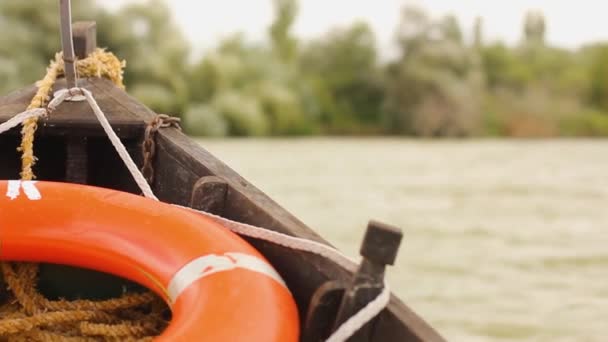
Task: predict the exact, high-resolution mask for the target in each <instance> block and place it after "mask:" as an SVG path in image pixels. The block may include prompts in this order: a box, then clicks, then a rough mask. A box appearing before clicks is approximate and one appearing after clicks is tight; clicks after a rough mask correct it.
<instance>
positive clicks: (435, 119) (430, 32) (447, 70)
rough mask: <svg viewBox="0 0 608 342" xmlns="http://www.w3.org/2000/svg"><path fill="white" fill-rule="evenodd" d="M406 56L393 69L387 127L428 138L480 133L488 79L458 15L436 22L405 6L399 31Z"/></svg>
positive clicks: (390, 78) (403, 55) (402, 54)
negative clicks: (465, 40)
mask: <svg viewBox="0 0 608 342" xmlns="http://www.w3.org/2000/svg"><path fill="white" fill-rule="evenodd" d="M397 39H398V42H399V45H400V48H401V57H400V59H399V60H398V61H396V62H394V63H393V64H392V65H391V66H390V67H389V75H388V77H389V81H388V93H387V117H386V124H387V129H388V130H390V131H392V132H395V133H410V134H416V135H424V136H446V135H448V136H463V135H471V134H474V133H476V131H477V129H478V124H479V122H480V118H481V105H480V101H479V98H480V96H479V95H480V93H481V91H482V89H483V79H482V77H480V76H481V73H480V72H481V70H480V66H479V63H478V59H479V58H478V56H477V53H476V51H475V50H474V49H471V48H470V47H468V46H466V45H465V44H464V43H463V41H462V34H461V31H460V28H459V27H458V23H457V22H456V19H455V18H454V17H451V16H447V17H444V18H441V19H440V20H438V21H433V20H432V19H431V18H430V17H428V16H426V15H425V14H424V12H422V11H421V10H419V9H417V8H406V9H405V10H404V11H403V13H402V18H401V23H400V26H399V30H398V38H397Z"/></svg>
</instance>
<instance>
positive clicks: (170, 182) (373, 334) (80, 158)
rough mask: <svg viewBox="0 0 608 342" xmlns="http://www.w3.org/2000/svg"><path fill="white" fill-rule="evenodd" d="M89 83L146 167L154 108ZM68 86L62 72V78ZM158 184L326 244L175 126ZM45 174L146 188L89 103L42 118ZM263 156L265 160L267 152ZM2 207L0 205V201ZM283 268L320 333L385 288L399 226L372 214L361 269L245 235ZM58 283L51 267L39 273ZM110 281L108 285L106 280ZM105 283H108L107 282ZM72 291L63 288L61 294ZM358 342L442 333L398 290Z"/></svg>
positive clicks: (176, 198)
mask: <svg viewBox="0 0 608 342" xmlns="http://www.w3.org/2000/svg"><path fill="white" fill-rule="evenodd" d="M73 38H74V44H75V46H76V54H77V55H78V56H79V57H80V58H84V57H85V56H86V55H87V54H88V53H89V52H90V51H92V49H93V48H94V47H95V45H96V38H95V24H94V23H77V24H76V25H75V29H74V37H73ZM78 86H80V87H83V88H86V89H89V90H91V91H92V92H93V93H94V95H95V98H96V100H97V101H98V103H99V105H100V107H101V109H102V110H103V111H104V112H105V114H106V116H107V118H108V119H109V121H110V123H111V124H112V126H113V128H114V130H115V131H116V132H117V134H118V136H119V137H120V139H121V140H122V142H123V143H124V145H125V146H126V148H127V150H128V151H129V153H130V154H131V156H132V157H133V158H134V160H135V161H136V163H137V164H138V165H139V166H142V163H143V155H142V145H143V144H144V137H145V131H146V127H147V126H148V125H149V123H150V122H151V121H152V120H153V119H154V118H155V117H156V116H157V114H156V113H154V112H153V111H152V110H150V109H148V108H147V107H146V106H145V105H143V104H141V103H139V102H138V101H136V100H135V99H133V98H132V97H130V96H129V95H128V94H127V93H126V92H124V91H123V90H121V89H119V88H118V87H116V86H115V85H114V84H113V83H111V82H110V81H108V80H105V79H101V78H89V79H81V80H79V83H78ZM65 87H66V81H65V79H60V80H58V82H57V83H56V84H55V88H56V89H62V88H65ZM35 91H36V87H35V86H34V85H31V86H28V87H25V88H23V89H20V90H17V91H15V92H13V93H11V94H9V95H7V96H4V97H0V123H2V122H5V121H6V120H8V119H9V118H11V117H12V116H13V115H15V114H17V113H19V112H22V111H23V110H25V108H26V107H27V105H28V103H29V102H30V100H31V99H32V97H33V95H34V93H35ZM20 139H21V136H20V134H19V130H18V129H13V130H11V131H9V132H7V133H6V134H2V135H0V179H14V178H16V177H18V174H19V171H20V167H21V161H20V155H19V153H18V152H17V151H16V147H17V146H18V145H19V142H20ZM154 143H155V147H156V148H155V154H154V156H153V160H152V162H153V163H152V167H153V169H154V180H153V183H152V188H153V190H154V192H155V194H156V195H157V196H158V197H159V198H160V199H161V200H162V201H164V202H168V203H175V204H179V205H183V206H189V207H192V208H195V209H200V210H204V211H208V212H210V213H213V214H216V215H220V216H223V217H225V218H228V219H230V220H234V221H238V222H243V223H247V224H251V225H255V226H259V227H265V228H267V229H270V230H274V231H277V232H280V233H284V234H288V235H291V236H295V237H300V238H305V239H309V240H313V241H317V242H321V243H324V244H327V241H325V240H324V239H323V238H322V237H320V236H319V235H318V234H316V233H315V232H314V230H312V229H311V228H309V227H307V226H306V225H305V224H304V223H302V222H301V221H300V220H298V219H297V218H296V217H294V216H293V215H292V214H290V213H289V212H287V211H286V210H285V209H283V208H282V207H281V206H280V205H278V204H277V203H276V202H275V201H273V200H272V199H271V198H269V197H268V196H267V195H266V194H264V193H263V192H261V191H260V190H258V189H257V188H256V187H255V186H254V185H252V184H251V183H249V182H248V181H247V180H245V179H244V178H243V177H241V176H240V175H239V174H237V173H236V172H235V171H233V170H232V169H230V167H228V166H227V165H226V164H224V163H223V162H222V161H220V160H218V159H217V158H215V157H214V156H213V155H211V154H210V153H209V152H207V151H206V150H205V149H204V148H203V147H201V146H199V144H197V143H196V142H195V141H193V140H192V139H190V138H188V137H187V136H186V135H184V134H183V133H182V132H181V131H180V130H179V129H177V128H174V127H169V128H163V129H160V130H159V131H158V132H157V133H156V134H155V136H154ZM36 155H37V156H38V157H39V162H38V163H37V166H36V174H37V177H38V179H39V180H51V181H61V182H73V183H82V184H89V185H95V186H99V187H106V188H111V189H117V190H121V191H126V192H132V193H139V189H138V187H137V186H136V185H135V183H134V181H133V179H132V177H131V175H130V174H129V172H128V171H127V169H126V167H125V166H124V165H123V162H122V161H121V160H120V159H119V157H118V155H117V154H116V152H115V150H114V149H113V147H112V146H111V144H110V142H109V140H108V138H107V137H106V134H105V133H104V131H103V130H102V129H101V127H100V125H99V123H98V121H97V120H96V119H95V117H94V115H93V113H92V111H91V109H90V108H89V106H88V105H87V104H86V102H71V103H64V104H63V105H62V106H61V107H60V108H58V110H57V111H56V112H54V113H53V114H52V116H51V117H50V118H47V119H45V120H43V121H41V122H40V123H39V129H38V132H37V136H36ZM260 162H263V160H260ZM0 210H2V209H1V208H0ZM247 240H248V241H249V242H250V243H251V244H253V245H254V246H255V247H256V248H257V249H258V250H259V251H260V252H261V253H262V254H264V256H266V258H267V259H268V260H269V261H270V262H271V263H272V264H273V266H274V267H275V268H276V269H277V270H278V271H279V273H280V274H281V275H282V277H283V278H284V279H285V280H286V283H287V285H288V286H289V289H290V290H291V292H292V293H293V295H294V297H295V299H296V302H297V304H298V308H299V311H300V317H301V327H302V341H320V340H323V339H324V338H326V337H327V336H328V335H329V334H330V332H331V331H332V329H334V327H335V325H336V324H338V323H340V322H343V321H344V320H345V319H346V318H348V317H350V316H351V315H352V314H354V313H356V312H357V311H358V310H359V309H361V308H362V307H363V306H364V305H365V304H367V303H368V302H369V301H370V300H372V299H374V298H375V296H376V295H377V294H378V293H380V291H381V289H382V287H383V277H384V268H385V266H386V264H388V263H390V262H391V260H390V259H391V258H392V259H394V255H395V253H396V250H397V247H398V245H399V241H400V233H398V232H396V231H395V230H394V229H392V228H390V227H387V226H385V225H383V224H379V223H373V222H372V223H370V227H369V230H368V236H367V238H366V239H365V241H364V243H363V247H362V250H363V255H364V258H363V261H362V264H361V267H360V268H359V271H358V272H357V273H353V272H349V271H348V270H346V269H344V268H342V267H340V266H339V265H338V264H337V263H335V262H333V261H332V260H330V259H327V258H323V257H320V256H316V255H312V254H309V253H306V252H300V251H295V250H292V249H289V248H285V247H281V246H278V245H276V244H272V243H268V242H264V241H262V240H257V239H251V238H249V239H247ZM83 274H84V278H87V279H93V280H91V281H89V282H87V281H86V279H84V278H83V279H81V280H82V282H80V283H81V285H80V287H76V288H74V287H72V288H70V289H66V291H67V292H68V293H67V295H69V294H70V293H71V292H78V293H79V296H81V295H82V294H83V293H85V295H88V293H89V292H86V291H87V290H86V287H90V286H94V287H96V288H97V289H96V290H98V292H101V293H103V292H104V289H103V286H100V285H99V284H98V283H96V280H95V279H98V278H96V276H95V273H93V272H90V273H83ZM42 277H43V278H47V279H43V280H44V281H45V282H46V283H53V277H54V274H53V272H46V273H45V274H43V275H42ZM108 286H109V285H108ZM106 292H107V291H106ZM64 295H65V294H64ZM351 340H352V341H382V342H389V341H443V338H442V337H441V336H440V335H439V334H438V333H437V332H436V331H435V330H434V329H433V328H432V327H431V326H430V325H429V324H427V323H426V322H425V321H424V320H422V319H421V318H420V317H419V316H418V315H416V314H415V313H414V312H413V311H412V310H411V309H410V308H408V306H406V305H405V304H404V303H403V302H402V301H401V300H399V299H398V298H397V297H396V296H394V295H393V296H392V297H391V300H390V303H389V304H388V306H387V307H386V308H385V309H384V310H383V311H382V312H381V314H380V315H378V316H377V317H376V318H375V319H374V320H373V321H372V322H370V323H368V324H367V325H366V326H365V327H364V328H363V329H361V330H360V331H359V332H358V333H357V334H356V335H355V336H353V337H352V338H351Z"/></svg>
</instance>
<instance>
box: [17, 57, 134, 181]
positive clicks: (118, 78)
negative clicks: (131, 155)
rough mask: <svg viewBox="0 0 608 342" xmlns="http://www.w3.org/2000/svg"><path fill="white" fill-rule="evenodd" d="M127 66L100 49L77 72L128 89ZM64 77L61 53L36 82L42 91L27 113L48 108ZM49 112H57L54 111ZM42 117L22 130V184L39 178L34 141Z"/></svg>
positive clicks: (82, 63) (34, 98) (29, 120)
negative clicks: (59, 81) (124, 76)
mask: <svg viewBox="0 0 608 342" xmlns="http://www.w3.org/2000/svg"><path fill="white" fill-rule="evenodd" d="M125 66H126V63H125V62H124V61H120V60H119V59H118V58H117V57H116V56H115V55H114V54H112V53H111V52H106V51H105V50H103V49H97V50H95V51H94V52H93V53H91V54H90V55H89V56H88V57H87V58H85V59H81V60H78V61H77V62H76V70H77V73H78V75H80V76H81V77H105V78H107V79H109V80H111V81H112V82H113V83H114V84H115V85H116V86H118V87H120V88H121V89H124V84H123V69H124V67H125ZM63 75H64V61H63V53H61V52H59V53H57V54H55V59H54V60H52V61H51V63H50V65H49V67H48V68H47V71H46V75H45V76H44V78H42V79H41V80H40V81H38V82H36V86H37V87H38V90H37V91H36V94H35V95H34V97H33V98H32V101H31V102H30V105H29V106H28V107H27V109H28V110H32V109H36V108H44V107H45V104H46V103H47V101H48V100H49V99H50V94H51V91H52V90H53V86H54V85H55V82H56V81H57V78H59V77H60V76H63ZM55 108H56V107H55ZM49 109H51V110H53V108H49ZM38 117H39V116H36V117H31V118H29V119H28V120H26V121H25V122H24V123H23V128H22V129H21V136H22V138H21V146H20V147H19V148H18V151H20V152H21V179H22V180H32V179H34V178H36V176H35V175H34V171H33V167H34V165H35V164H36V160H37V159H36V157H35V155H34V137H35V133H36V130H37V129H38Z"/></svg>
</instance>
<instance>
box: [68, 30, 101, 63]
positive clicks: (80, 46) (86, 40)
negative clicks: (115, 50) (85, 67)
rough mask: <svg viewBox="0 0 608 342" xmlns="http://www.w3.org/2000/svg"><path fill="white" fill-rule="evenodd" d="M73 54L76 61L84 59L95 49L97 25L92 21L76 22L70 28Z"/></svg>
mask: <svg viewBox="0 0 608 342" xmlns="http://www.w3.org/2000/svg"><path fill="white" fill-rule="evenodd" d="M72 34H73V41H74V52H75V53H76V56H77V57H78V59H84V58H86V57H87V56H88V55H89V54H90V53H91V52H93V51H95V49H96V48H97V24H96V23H95V22H94V21H77V22H75V23H74V26H73V27H72Z"/></svg>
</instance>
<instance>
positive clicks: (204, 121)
mask: <svg viewBox="0 0 608 342" xmlns="http://www.w3.org/2000/svg"><path fill="white" fill-rule="evenodd" d="M182 123H183V125H184V126H185V128H186V132H187V133H188V134H192V135H195V136H211V137H222V136H225V135H228V122H226V119H224V117H223V116H222V115H221V114H220V113H218V112H217V111H216V110H215V109H213V108H212V107H211V106H209V105H206V104H201V103H197V104H194V105H192V106H191V107H190V108H188V110H187V111H186V113H185V114H184V117H183V120H182Z"/></svg>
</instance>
